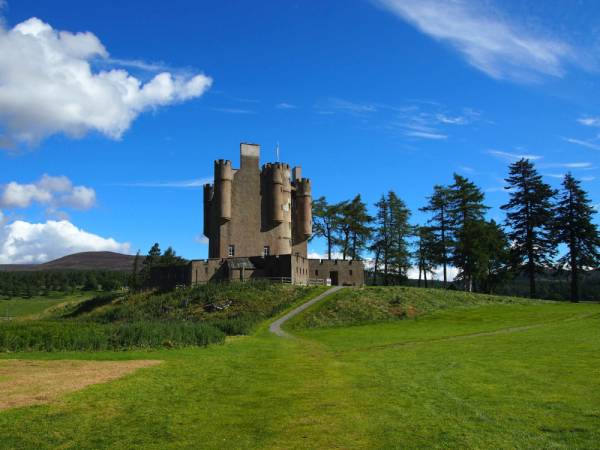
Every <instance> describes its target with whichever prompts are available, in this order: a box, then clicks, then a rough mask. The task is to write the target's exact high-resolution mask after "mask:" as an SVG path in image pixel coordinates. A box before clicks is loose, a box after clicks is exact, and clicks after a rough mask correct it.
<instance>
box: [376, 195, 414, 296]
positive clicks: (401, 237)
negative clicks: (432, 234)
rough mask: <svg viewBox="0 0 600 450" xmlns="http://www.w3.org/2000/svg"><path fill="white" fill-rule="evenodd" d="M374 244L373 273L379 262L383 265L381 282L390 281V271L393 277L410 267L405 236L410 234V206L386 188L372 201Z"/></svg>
mask: <svg viewBox="0 0 600 450" xmlns="http://www.w3.org/2000/svg"><path fill="white" fill-rule="evenodd" d="M375 206H376V207H377V215H376V218H375V223H376V226H375V230H374V232H375V233H374V244H373V246H372V247H371V250H372V251H374V252H375V260H376V261H375V267H374V272H375V276H376V275H377V272H378V269H379V266H380V265H383V282H384V284H386V285H387V284H390V281H391V278H392V275H393V278H394V279H395V280H398V279H400V278H402V277H405V276H406V272H407V271H408V269H409V267H410V260H411V252H410V244H409V242H408V239H409V238H410V237H411V236H413V235H414V229H413V227H412V226H411V225H410V223H409V220H410V215H411V214H410V210H409V209H408V208H407V207H406V204H405V203H404V202H403V201H402V200H401V199H400V198H399V197H398V196H397V195H396V193H395V192H393V191H390V192H388V193H387V195H386V196H382V197H381V200H380V201H379V202H377V203H376V204H375Z"/></svg>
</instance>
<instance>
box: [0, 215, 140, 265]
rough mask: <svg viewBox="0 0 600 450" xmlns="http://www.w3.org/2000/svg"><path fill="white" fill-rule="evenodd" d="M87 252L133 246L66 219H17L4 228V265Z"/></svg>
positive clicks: (0, 232) (0, 238)
mask: <svg viewBox="0 0 600 450" xmlns="http://www.w3.org/2000/svg"><path fill="white" fill-rule="evenodd" d="M86 251H113V252H121V253H129V252H130V245H129V244H128V243H120V242H117V241H115V240H114V239H112V238H103V237H101V236H98V235H95V234H93V233H88V232H86V231H84V230H82V229H80V228H77V227H76V226H75V225H73V224H72V223H70V222H67V221H65V220H63V221H52V220H49V221H47V222H45V223H29V222H24V221H20V220H17V221H15V222H12V223H10V224H6V225H3V226H2V227H1V228H0V264H26V263H43V262H46V261H50V260H53V259H56V258H60V257H62V256H65V255H69V254H72V253H78V252H86Z"/></svg>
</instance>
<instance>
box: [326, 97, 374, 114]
mask: <svg viewBox="0 0 600 450" xmlns="http://www.w3.org/2000/svg"><path fill="white" fill-rule="evenodd" d="M316 108H317V111H336V112H340V113H345V114H350V115H352V116H363V115H366V114H370V113H374V112H376V111H377V110H378V108H377V106H375V105H374V104H372V103H361V102H354V101H349V100H344V99H342V98H335V97H333V98H329V99H327V100H326V101H323V102H319V103H317V106H316Z"/></svg>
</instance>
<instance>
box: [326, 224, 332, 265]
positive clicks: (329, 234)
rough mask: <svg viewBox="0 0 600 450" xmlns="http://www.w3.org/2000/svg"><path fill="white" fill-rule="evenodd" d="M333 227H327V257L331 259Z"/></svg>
mask: <svg viewBox="0 0 600 450" xmlns="http://www.w3.org/2000/svg"><path fill="white" fill-rule="evenodd" d="M331 241H332V236H331V227H327V259H331Z"/></svg>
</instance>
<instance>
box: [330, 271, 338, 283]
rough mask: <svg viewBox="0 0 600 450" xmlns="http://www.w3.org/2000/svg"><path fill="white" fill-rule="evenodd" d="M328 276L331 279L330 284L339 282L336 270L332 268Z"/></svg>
mask: <svg viewBox="0 0 600 450" xmlns="http://www.w3.org/2000/svg"><path fill="white" fill-rule="evenodd" d="M329 278H330V279H331V285H332V286H337V285H338V284H339V279H338V272H337V270H333V271H331V272H329Z"/></svg>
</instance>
